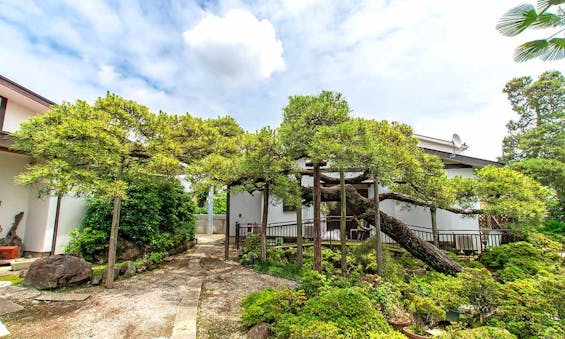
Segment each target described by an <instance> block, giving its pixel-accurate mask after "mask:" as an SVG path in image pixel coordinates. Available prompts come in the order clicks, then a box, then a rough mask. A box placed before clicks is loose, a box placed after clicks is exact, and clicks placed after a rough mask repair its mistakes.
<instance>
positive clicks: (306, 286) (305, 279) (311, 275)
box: [300, 270, 329, 298]
mask: <svg viewBox="0 0 565 339" xmlns="http://www.w3.org/2000/svg"><path fill="white" fill-rule="evenodd" d="M328 285H329V283H328V281H327V279H326V277H325V276H323V275H321V274H320V273H319V272H318V271H314V270H308V271H306V272H305V273H304V274H303V276H302V285H301V286H300V288H301V289H302V290H303V291H304V293H305V294H306V295H307V296H308V297H309V298H310V297H314V296H317V295H318V294H320V291H321V290H322V288H324V287H327V286H328Z"/></svg>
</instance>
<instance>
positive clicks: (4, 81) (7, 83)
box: [0, 75, 55, 107]
mask: <svg viewBox="0 0 565 339" xmlns="http://www.w3.org/2000/svg"><path fill="white" fill-rule="evenodd" d="M0 86H4V87H6V88H8V89H10V90H12V91H14V92H16V93H19V94H21V95H23V96H25V97H26V98H28V99H31V100H33V101H35V102H37V103H39V104H41V105H43V106H45V107H51V106H52V105H54V104H55V103H54V102H53V101H51V100H49V99H47V98H45V97H43V96H41V95H39V94H37V93H35V92H33V91H31V90H29V89H27V88H25V87H24V86H22V85H20V84H18V83H16V82H14V81H12V80H10V79H8V78H6V77H4V76H2V75H0Z"/></svg>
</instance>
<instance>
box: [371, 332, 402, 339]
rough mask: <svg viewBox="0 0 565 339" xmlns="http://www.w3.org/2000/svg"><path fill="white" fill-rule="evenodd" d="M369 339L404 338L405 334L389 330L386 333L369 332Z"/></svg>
mask: <svg viewBox="0 0 565 339" xmlns="http://www.w3.org/2000/svg"><path fill="white" fill-rule="evenodd" d="M369 339H406V336H405V335H404V334H402V333H400V332H397V331H390V332H386V333H380V332H373V331H371V332H369Z"/></svg>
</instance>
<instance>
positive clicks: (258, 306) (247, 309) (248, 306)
mask: <svg viewBox="0 0 565 339" xmlns="http://www.w3.org/2000/svg"><path fill="white" fill-rule="evenodd" d="M305 300H306V297H305V296H304V292H303V291H301V290H290V289H288V288H281V289H274V288H267V289H265V290H262V291H258V292H253V293H251V294H250V295H248V296H247V297H245V298H243V300H242V301H241V303H240V306H241V308H242V309H243V313H242V315H241V318H242V319H243V323H244V324H245V325H246V326H253V325H255V324H258V323H261V322H267V323H273V322H275V321H276V320H277V319H279V318H280V317H281V316H282V315H283V314H285V313H296V312H298V310H299V309H300V307H302V305H303V304H304V301H305Z"/></svg>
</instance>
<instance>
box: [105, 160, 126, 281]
mask: <svg viewBox="0 0 565 339" xmlns="http://www.w3.org/2000/svg"><path fill="white" fill-rule="evenodd" d="M123 174H124V164H123V163H122V164H121V165H120V168H119V169H118V176H117V177H116V181H121V180H122V177H123ZM121 203H122V197H121V196H119V195H116V196H115V197H114V210H113V211H112V229H111V231H110V245H109V247H108V273H107V274H106V282H105V287H106V288H112V287H113V286H114V265H115V264H116V247H117V243H118V229H119V227H120V207H121Z"/></svg>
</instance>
